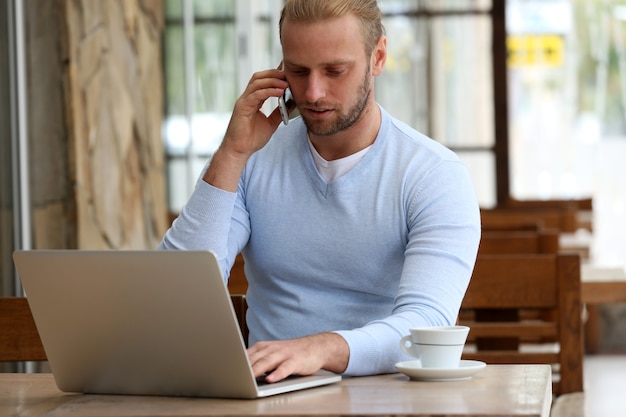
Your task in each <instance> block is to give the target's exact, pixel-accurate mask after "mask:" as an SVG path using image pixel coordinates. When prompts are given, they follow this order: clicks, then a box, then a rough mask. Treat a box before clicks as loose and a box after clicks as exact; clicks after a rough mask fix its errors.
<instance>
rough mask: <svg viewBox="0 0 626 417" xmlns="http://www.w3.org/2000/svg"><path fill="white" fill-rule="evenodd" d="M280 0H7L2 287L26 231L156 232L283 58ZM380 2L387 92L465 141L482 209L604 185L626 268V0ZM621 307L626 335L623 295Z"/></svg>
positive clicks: (2, 9)
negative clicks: (256, 79) (244, 103)
mask: <svg viewBox="0 0 626 417" xmlns="http://www.w3.org/2000/svg"><path fill="white" fill-rule="evenodd" d="M281 4H282V2H281V0H238V1H236V2H233V1H231V0H165V1H162V0H126V1H121V0H120V1H117V0H116V1H113V0H111V1H104V2H103V1H99V0H80V1H69V0H8V1H2V2H0V22H1V23H0V32H1V33H0V274H1V275H0V279H1V287H0V295H2V296H9V295H20V294H21V287H20V285H19V279H18V277H17V276H16V274H15V271H14V267H13V262H12V259H11V254H12V252H13V251H14V250H15V249H29V248H37V249H58V248H71V249H143V248H154V247H155V246H156V245H157V244H158V242H159V240H160V238H161V236H162V234H163V233H164V232H165V230H166V228H167V226H168V224H169V219H170V218H171V215H175V213H177V212H178V211H179V210H180V209H181V207H182V205H183V204H184V202H185V201H186V199H187V197H188V196H189V194H190V193H191V190H192V189H193V187H194V184H195V182H196V180H197V178H198V175H199V173H200V170H201V168H202V167H203V166H204V164H205V163H206V161H207V160H208V159H210V157H211V155H212V153H213V152H214V151H215V150H216V148H217V146H218V145H219V143H220V140H221V137H222V135H223V133H224V131H225V128H226V125H227V123H228V120H229V116H230V112H231V109H232V107H233V104H234V102H235V100H236V98H237V97H238V95H239V94H240V92H241V91H243V88H244V86H245V85H246V84H247V82H248V79H249V77H250V75H251V74H252V73H253V72H254V71H256V70H260V69H265V68H270V67H276V66H277V65H278V63H279V62H280V59H281V50H280V43H279V39H278V36H277V35H278V33H277V27H278V16H279V11H280V8H281ZM379 4H380V6H381V9H382V10H383V13H384V15H385V18H384V23H385V26H386V30H387V35H388V52H389V56H388V61H387V66H386V69H385V73H384V74H383V75H382V76H381V77H379V78H378V79H377V81H376V94H377V98H378V101H379V102H380V104H381V105H382V106H383V107H385V108H386V109H387V110H388V111H389V112H390V113H391V114H393V115H395V116H396V117H398V118H399V119H402V120H404V121H406V122H408V123H409V124H411V125H412V126H413V127H415V128H417V129H418V130H420V131H422V132H424V133H426V134H428V135H429V136H431V137H432V138H433V139H434V140H437V141H439V142H442V143H444V144H445V145H447V146H448V147H450V148H452V149H453V150H455V151H456V152H457V153H458V154H459V156H460V157H461V158H462V159H463V161H464V162H465V163H466V164H467V166H468V167H469V169H470V171H471V173H472V175H473V179H474V182H475V187H476V192H477V194H478V198H479V201H480V204H481V207H484V208H491V207H495V206H497V204H498V203H499V202H500V201H501V200H502V199H504V198H507V197H513V198H516V199H521V200H524V199H540V200H543V199H580V198H588V197H590V198H592V200H593V232H589V231H584V230H581V231H579V235H580V236H577V238H580V239H581V240H583V241H587V242H589V244H590V262H594V263H595V264H598V265H602V266H611V267H620V268H624V267H626V216H625V213H624V211H625V210H626V207H625V206H626V181H625V180H624V178H626V164H624V162H623V159H624V156H626V45H625V42H626V0H593V1H591V0H506V1H505V0H447V1H446V0H430V1H427V0H422V1H420V0H379ZM275 105H276V103H275V101H273V102H268V103H266V106H265V108H264V110H266V111H271V109H273V107H275ZM606 308H607V310H606V312H605V314H604V317H605V320H608V321H610V323H605V324H606V325H607V331H606V332H605V333H604V336H603V337H604V340H603V343H604V346H605V348H607V349H612V350H620V349H621V350H622V351H624V350H626V320H624V319H625V318H626V306H624V305H613V306H606ZM620 317H621V320H620ZM620 321H621V323H620Z"/></svg>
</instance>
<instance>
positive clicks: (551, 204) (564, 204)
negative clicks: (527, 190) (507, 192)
mask: <svg viewBox="0 0 626 417" xmlns="http://www.w3.org/2000/svg"><path fill="white" fill-rule="evenodd" d="M502 206H503V207H508V208H521V209H529V208H567V209H572V210H574V211H576V222H577V224H578V227H579V228H582V229H586V230H589V231H590V232H592V231H593V199H592V198H591V197H588V198H579V199H549V200H518V199H514V198H508V199H507V200H505V201H504V202H503V203H502Z"/></svg>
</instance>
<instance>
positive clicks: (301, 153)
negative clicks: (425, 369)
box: [160, 0, 480, 382]
mask: <svg viewBox="0 0 626 417" xmlns="http://www.w3.org/2000/svg"><path fill="white" fill-rule="evenodd" d="M280 35H281V42H282V48H283V58H284V61H283V64H284V71H282V70H278V69H270V70H267V71H261V72H258V73H256V74H254V75H253V77H252V79H251V80H250V83H249V84H248V86H247V88H246V90H245V91H244V92H243V94H242V95H241V97H239V99H238V100H237V102H236V104H235V107H234V110H233V115H232V118H231V121H230V124H229V126H228V129H227V131H226V134H225V136H224V140H223V142H222V145H221V146H220V148H219V149H218V151H217V152H216V153H215V155H214V157H213V159H212V161H211V163H210V165H209V167H208V169H207V170H206V172H205V173H204V176H203V178H202V181H199V182H198V185H197V187H196V189H195V191H194V193H193V195H192V196H191V198H190V200H189V202H188V203H187V204H186V206H185V207H184V208H183V210H182V212H181V214H180V216H179V218H178V219H177V220H176V221H175V222H174V224H173V225H172V228H171V229H170V230H169V231H168V232H167V234H166V235H165V237H164V239H163V242H162V243H161V246H160V247H161V248H164V249H209V250H212V251H213V252H215V253H216V254H217V256H218V258H219V260H220V262H221V265H222V268H223V270H224V272H225V273H226V274H227V273H228V271H229V269H230V267H231V266H232V264H233V262H234V259H235V257H236V255H237V254H238V253H239V252H240V251H241V252H242V253H243V256H244V259H245V266H246V276H247V279H248V283H249V287H248V294H247V300H248V305H249V308H248V315H247V321H248V327H249V329H250V339H249V344H250V348H249V349H248V355H249V358H250V361H251V363H252V365H253V370H254V373H255V374H256V375H257V376H260V375H263V374H267V376H266V380H267V381H268V382H275V381H278V380H281V379H283V378H285V377H286V376H288V375H290V374H294V373H296V374H310V373H313V372H316V371H317V370H319V369H326V370H329V371H332V372H337V373H345V374H346V375H367V374H375V373H384V372H393V371H395V369H394V364H395V363H397V362H398V361H401V360H406V359H407V358H406V357H405V356H403V354H402V352H401V350H400V348H399V341H400V338H401V337H402V336H403V335H405V334H408V329H409V328H411V327H418V326H435V325H449V324H452V323H454V321H455V320H456V316H457V314H458V309H459V306H460V303H461V300H462V298H463V295H464V293H465V290H466V288H467V285H468V282H469V279H470V276H471V273H472V269H473V266H474V262H475V259H476V253H477V248H478V242H479V239H480V220H479V210H478V205H477V202H476V199H475V195H474V191H473V187H472V183H471V180H470V178H469V176H468V173H467V171H466V169H465V167H464V166H463V165H462V164H461V163H460V162H459V160H458V159H457V157H456V156H455V155H454V154H453V153H452V152H450V151H449V150H447V149H446V148H444V147H443V146H441V145H439V144H438V143H436V142H434V141H432V140H431V139H429V138H427V137H425V136H423V135H421V134H420V133H418V132H416V131H415V130H413V129H411V128H410V127H408V126H407V125H405V124H403V123H401V122H399V121H397V120H395V119H393V118H392V117H391V116H390V115H389V114H387V113H386V112H385V111H384V110H383V109H382V108H380V107H379V106H378V105H377V103H376V101H375V98H374V79H375V77H376V76H378V75H379V74H381V73H382V71H383V67H384V64H385V60H386V56H387V55H386V53H387V52H386V38H385V36H384V31H383V27H382V24H381V14H380V10H379V8H378V6H377V4H376V1H375V0H287V1H286V4H285V7H284V9H283V11H282V14H281V19H280ZM287 87H290V89H291V92H292V94H293V98H294V101H295V105H296V106H297V108H298V110H299V113H300V115H301V117H297V118H295V119H294V120H292V121H291V122H290V123H289V124H288V125H287V126H280V127H279V125H280V123H281V117H280V113H279V111H278V109H276V110H275V111H274V112H272V113H271V114H270V115H269V116H266V115H265V114H263V113H262V112H261V111H260V108H261V106H262V105H263V103H264V102H265V101H266V100H267V99H268V98H270V97H279V96H281V95H282V94H283V92H284V91H285V89H286V88H287Z"/></svg>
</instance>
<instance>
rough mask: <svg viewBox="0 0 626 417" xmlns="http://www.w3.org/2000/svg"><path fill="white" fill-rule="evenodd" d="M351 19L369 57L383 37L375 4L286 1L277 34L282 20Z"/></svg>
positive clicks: (369, 0)
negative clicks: (357, 29) (354, 21)
mask: <svg viewBox="0 0 626 417" xmlns="http://www.w3.org/2000/svg"><path fill="white" fill-rule="evenodd" d="M350 14H352V15H354V16H355V17H356V18H357V19H359V25H360V27H361V34H362V36H363V42H364V46H365V53H366V55H367V56H369V55H370V54H371V53H372V51H373V50H374V48H375V47H376V44H377V43H378V40H379V39H380V37H381V36H383V35H384V33H385V28H384V27H383V24H382V13H381V11H380V9H379V8H378V4H377V3H376V0H287V1H286V2H285V7H283V10H282V12H281V14H280V22H279V32H280V33H281V38H282V27H283V22H284V21H285V20H290V21H292V22H301V23H313V22H319V21H321V20H326V19H332V18H338V17H343V16H347V15H350Z"/></svg>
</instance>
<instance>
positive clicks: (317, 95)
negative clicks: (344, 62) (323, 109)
mask: <svg viewBox="0 0 626 417" xmlns="http://www.w3.org/2000/svg"><path fill="white" fill-rule="evenodd" d="M305 95H306V100H307V101H308V102H309V103H315V102H317V101H319V100H321V99H323V98H324V97H326V86H325V83H324V80H323V77H321V76H320V75H318V74H313V73H311V74H310V75H309V78H308V80H307V88H306V92H305Z"/></svg>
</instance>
